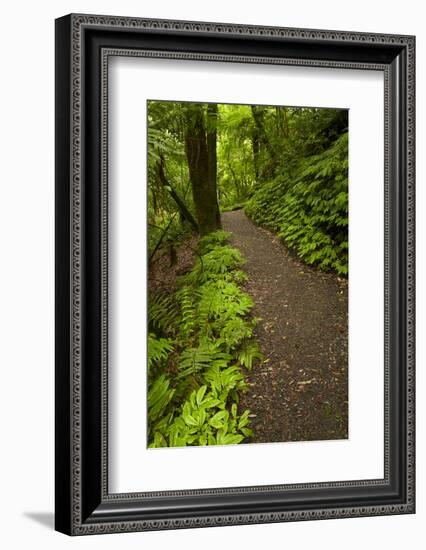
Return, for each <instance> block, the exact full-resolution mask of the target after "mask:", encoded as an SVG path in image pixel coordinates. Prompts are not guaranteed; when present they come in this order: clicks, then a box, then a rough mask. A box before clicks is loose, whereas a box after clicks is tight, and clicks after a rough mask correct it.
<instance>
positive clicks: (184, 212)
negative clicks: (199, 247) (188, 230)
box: [158, 154, 198, 232]
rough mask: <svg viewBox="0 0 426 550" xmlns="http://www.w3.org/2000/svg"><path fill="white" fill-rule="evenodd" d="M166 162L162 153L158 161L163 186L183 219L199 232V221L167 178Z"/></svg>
mask: <svg viewBox="0 0 426 550" xmlns="http://www.w3.org/2000/svg"><path fill="white" fill-rule="evenodd" d="M164 164H165V161H164V157H163V155H162V154H160V160H159V162H158V177H159V179H160V182H161V184H162V186H163V187H164V188H165V189H167V190H168V192H169V193H170V196H171V197H172V199H173V200H174V201H175V203H176V205H177V207H178V208H179V212H180V215H181V219H184V220H186V221H187V222H188V223H189V224H190V225H191V226H192V228H193V229H194V230H195V231H197V232H198V224H197V222H196V221H195V220H194V218H193V216H192V214H191V212H190V211H189V210H188V208H187V207H186V204H185V203H184V201H183V200H182V199H181V198H180V197H179V195H178V194H177V193H176V191H175V190H174V189H173V187H172V186H171V185H170V182H169V181H168V180H167V178H166V173H165V170H164Z"/></svg>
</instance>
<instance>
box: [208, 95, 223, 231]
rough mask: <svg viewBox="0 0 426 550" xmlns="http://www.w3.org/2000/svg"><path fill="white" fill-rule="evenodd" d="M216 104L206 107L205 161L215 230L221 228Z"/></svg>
mask: <svg viewBox="0 0 426 550" xmlns="http://www.w3.org/2000/svg"><path fill="white" fill-rule="evenodd" d="M217 117H218V109H217V103H209V104H208V105H207V160H208V180H209V181H208V187H209V194H211V205H212V208H213V209H214V214H215V218H216V229H220V228H221V227H222V223H221V220H220V211H219V205H218V203H217Z"/></svg>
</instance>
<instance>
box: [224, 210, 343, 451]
mask: <svg viewBox="0 0 426 550" xmlns="http://www.w3.org/2000/svg"><path fill="white" fill-rule="evenodd" d="M222 223H223V228H224V229H225V230H226V231H230V232H232V233H233V236H232V238H231V242H232V244H233V246H235V247H237V248H239V249H240V250H241V252H242V254H243V255H244V256H245V258H246V260H247V263H246V264H245V265H244V270H245V271H246V272H247V274H248V276H249V280H248V282H247V283H246V284H245V290H246V292H248V293H249V294H250V295H251V296H252V298H253V300H254V302H255V307H254V309H253V315H254V316H255V317H260V318H261V320H260V321H259V323H258V326H257V327H256V330H255V337H256V339H257V341H258V343H259V345H260V348H261V351H262V353H263V355H264V357H265V359H266V362H263V363H260V364H258V365H256V366H255V367H254V368H253V370H252V372H251V373H249V375H248V377H247V379H248V383H249V391H248V392H247V393H245V394H243V395H242V397H241V402H240V408H241V410H244V409H245V408H248V409H250V412H251V414H252V417H251V427H252V428H253V430H254V433H255V435H254V437H253V441H254V442H258V443H262V442H272V441H301V440H323V439H344V438H346V437H347V435H348V432H347V408H348V407H347V400H348V388H347V382H348V369H347V305H348V302H347V282H346V281H343V280H340V279H339V278H338V277H337V276H336V275H334V274H328V273H322V272H320V271H317V270H315V269H312V268H310V267H308V266H306V265H304V264H303V263H302V262H301V261H300V260H298V259H297V258H295V257H294V255H293V254H292V253H290V252H289V251H288V250H287V248H286V247H285V246H284V245H283V244H282V243H281V242H280V241H279V239H278V237H276V236H275V235H273V234H272V233H270V232H269V231H267V230H265V229H262V228H259V227H257V226H256V225H254V224H253V223H252V222H251V221H250V220H249V219H248V218H247V217H246V215H245V214H244V212H243V211H242V210H237V211H234V212H226V213H223V214H222Z"/></svg>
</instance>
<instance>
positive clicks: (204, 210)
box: [185, 104, 220, 236]
mask: <svg viewBox="0 0 426 550" xmlns="http://www.w3.org/2000/svg"><path fill="white" fill-rule="evenodd" d="M216 110H217V107H216ZM204 111H205V108H204V106H203V105H202V104H193V105H191V107H188V108H187V109H186V113H185V117H186V128H185V151H186V158H187V160H188V169H189V177H190V180H191V187H192V196H193V199H194V205H195V211H196V213H197V220H198V228H199V231H200V235H201V236H203V235H207V234H208V233H211V232H212V231H216V230H217V229H219V228H220V214H219V206H218V203H217V184H216V172H217V167H216V164H217V161H216V121H214V122H215V124H214V125H213V124H211V127H210V129H209V130H208V131H206V123H205V112H204ZM213 117H214V109H213V110H210V114H209V117H208V122H211V123H212V122H213V121H211V118H213ZM214 118H216V117H214Z"/></svg>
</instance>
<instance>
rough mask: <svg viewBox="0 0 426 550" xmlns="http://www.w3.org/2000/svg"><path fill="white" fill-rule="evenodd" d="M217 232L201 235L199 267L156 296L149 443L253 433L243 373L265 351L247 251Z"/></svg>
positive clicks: (218, 441)
mask: <svg viewBox="0 0 426 550" xmlns="http://www.w3.org/2000/svg"><path fill="white" fill-rule="evenodd" d="M227 238H228V234H227V233H225V232H224V231H217V232H215V233H211V234H210V235H208V236H206V237H204V238H202V239H201V240H200V242H199V247H198V257H197V260H196V262H195V265H194V267H193V269H192V270H191V271H190V272H189V273H188V274H186V275H184V276H182V277H181V278H180V279H179V283H178V287H179V288H178V290H177V291H176V292H175V293H174V294H172V295H167V294H156V295H153V296H151V297H150V300H149V337H148V423H149V430H148V443H149V446H150V447H168V446H170V447H176V446H187V445H227V444H236V443H241V442H242V441H243V440H244V439H245V438H247V437H250V436H251V435H252V432H251V430H250V428H249V427H248V425H249V411H248V410H245V411H244V412H243V413H242V414H239V412H238V408H237V403H238V400H239V395H240V393H241V392H242V391H244V390H245V389H246V387H247V385H246V382H245V376H244V373H245V371H246V370H247V369H251V368H252V365H253V362H254V361H255V360H256V359H259V358H260V353H259V350H258V347H257V345H256V343H255V341H254V340H253V338H252V335H253V329H254V326H255V323H256V320H255V319H253V318H251V317H250V311H251V309H252V307H253V302H252V300H251V298H250V297H249V296H248V294H246V293H245V292H243V291H242V290H241V288H240V284H241V282H242V281H244V280H245V278H246V276H245V274H244V272H243V271H241V269H240V267H241V265H242V264H243V262H244V259H243V257H242V256H241V253H240V252H239V251H238V250H236V249H235V248H232V247H230V246H229V245H228V244H227Z"/></svg>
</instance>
